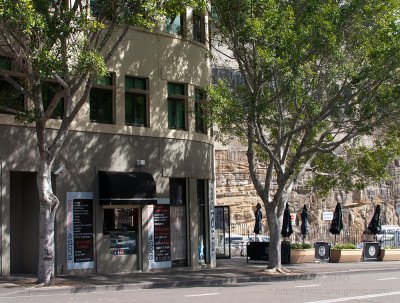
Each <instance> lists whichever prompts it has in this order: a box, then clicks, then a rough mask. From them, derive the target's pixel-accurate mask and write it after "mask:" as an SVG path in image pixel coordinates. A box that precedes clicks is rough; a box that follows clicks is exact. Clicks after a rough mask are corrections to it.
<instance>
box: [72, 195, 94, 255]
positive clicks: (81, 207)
mask: <svg viewBox="0 0 400 303" xmlns="http://www.w3.org/2000/svg"><path fill="white" fill-rule="evenodd" d="M73 214H74V217H73V220H74V262H75V263H77V262H90V261H93V260H94V256H93V200H92V199H74V202H73Z"/></svg>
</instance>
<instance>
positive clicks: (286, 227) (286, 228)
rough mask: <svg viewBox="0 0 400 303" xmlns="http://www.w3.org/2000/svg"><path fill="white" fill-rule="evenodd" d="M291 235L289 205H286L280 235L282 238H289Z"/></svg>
mask: <svg viewBox="0 0 400 303" xmlns="http://www.w3.org/2000/svg"><path fill="white" fill-rule="evenodd" d="M292 233H293V228H292V219H291V218H290V212H289V205H288V204H286V208H285V211H284V212H283V222H282V231H281V235H282V236H283V237H290V235H291V234H292Z"/></svg>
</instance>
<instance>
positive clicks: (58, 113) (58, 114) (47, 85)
mask: <svg viewBox="0 0 400 303" xmlns="http://www.w3.org/2000/svg"><path fill="white" fill-rule="evenodd" d="M61 89H62V86H61V85H60V84H58V83H55V82H44V83H43V84H42V98H43V106H44V109H45V110H47V108H48V107H49V105H50V102H51V100H52V99H53V97H54V95H55V94H56V92H57V91H59V90H61ZM63 116H64V99H63V98H61V100H60V101H59V102H58V104H57V106H56V108H55V109H54V111H53V113H52V114H51V118H53V119H62V117H63Z"/></svg>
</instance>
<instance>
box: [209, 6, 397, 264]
mask: <svg viewBox="0 0 400 303" xmlns="http://www.w3.org/2000/svg"><path fill="white" fill-rule="evenodd" d="M214 4H215V10H216V13H217V16H218V18H217V19H216V20H215V24H216V27H217V28H218V31H217V34H216V36H217V37H218V38H220V39H221V42H222V43H224V44H225V45H227V47H228V49H229V50H230V51H231V56H232V57H233V58H234V60H235V61H236V63H237V65H238V69H239V71H240V73H241V76H242V78H243V83H242V84H239V85H232V83H229V81H226V80H223V79H222V80H220V81H219V82H218V83H216V85H214V86H213V87H211V89H210V96H211V102H210V119H211V120H212V121H214V122H216V124H217V126H218V129H219V133H220V134H221V135H222V136H225V137H226V136H228V137H229V136H230V137H232V136H234V137H238V138H240V139H241V140H242V142H243V143H244V144H246V145H247V155H248V161H249V168H250V175H251V178H252V181H253V183H254V185H255V188H256V190H257V193H258V195H259V196H260V198H261V199H262V200H263V201H264V204H265V207H266V210H267V217H268V224H269V225H270V230H273V229H279V228H280V226H281V218H282V213H283V209H284V205H285V204H286V203H287V202H288V197H289V194H290V192H291V191H292V190H293V187H294V186H296V184H297V181H298V180H299V178H301V177H302V176H304V174H305V173H306V172H307V171H313V172H315V173H316V174H314V176H317V178H315V179H314V182H313V185H314V186H318V187H319V188H320V189H322V190H323V191H324V192H326V191H328V190H329V189H331V188H333V187H342V188H345V189H351V188H362V187H363V186H364V185H365V184H366V183H365V182H367V181H368V180H370V178H381V177H384V176H385V173H384V169H385V168H386V165H387V164H388V163H389V161H390V160H391V159H393V158H394V157H395V156H398V155H399V154H400V153H399V142H398V141H399V136H398V130H397V129H398V128H397V127H396V119H397V117H398V115H399V113H400V102H399V97H400V88H399V84H400V83H399V80H400V69H399V67H400V22H399V20H400V18H399V17H400V16H399V14H400V3H399V2H398V1H394V0H393V1H373V0H365V1H364V0H362V1H361V0H348V1H339V0H328V1H317V0H293V1H291V0H244V1H242V0H231V1H225V0H216V1H214ZM372 135H373V136H372ZM258 164H263V167H265V169H264V168H260V166H259V165H258ZM268 214H270V216H268ZM272 215H273V216H272ZM278 232H279V231H278ZM278 238H279V235H277V236H276V237H273V236H272V237H271V239H272V240H273V242H275V243H276V241H277V240H278ZM278 259H279V260H280V258H275V257H274V258H273V260H272V261H270V266H271V267H274V266H276V265H277V266H278V267H279V266H280V261H278ZM271 263H274V264H271Z"/></svg>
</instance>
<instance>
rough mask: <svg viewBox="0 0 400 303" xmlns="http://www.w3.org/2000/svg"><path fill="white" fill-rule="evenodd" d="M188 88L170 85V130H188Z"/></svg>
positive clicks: (176, 84)
mask: <svg viewBox="0 0 400 303" xmlns="http://www.w3.org/2000/svg"><path fill="white" fill-rule="evenodd" d="M186 99H187V96H186V86H185V84H178V83H170V82H169V83H168V128H170V129H179V130H186V106H185V103H186Z"/></svg>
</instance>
